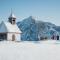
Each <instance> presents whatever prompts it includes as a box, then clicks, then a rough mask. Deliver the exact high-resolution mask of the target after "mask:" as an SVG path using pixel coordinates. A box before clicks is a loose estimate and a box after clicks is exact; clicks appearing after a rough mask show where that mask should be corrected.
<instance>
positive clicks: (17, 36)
mask: <svg viewBox="0 0 60 60" xmlns="http://www.w3.org/2000/svg"><path fill="white" fill-rule="evenodd" d="M13 35H15V41H21V34H17V33H7V40H9V41H12V37H13Z"/></svg>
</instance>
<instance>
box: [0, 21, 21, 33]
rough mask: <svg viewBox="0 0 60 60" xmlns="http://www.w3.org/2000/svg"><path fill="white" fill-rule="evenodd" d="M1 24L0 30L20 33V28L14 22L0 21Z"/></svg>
mask: <svg viewBox="0 0 60 60" xmlns="http://www.w3.org/2000/svg"><path fill="white" fill-rule="evenodd" d="M1 24H2V26H1V27H0V32H17V33H21V30H20V29H19V28H18V26H17V25H16V24H14V25H12V24H11V23H9V22H2V23H1Z"/></svg>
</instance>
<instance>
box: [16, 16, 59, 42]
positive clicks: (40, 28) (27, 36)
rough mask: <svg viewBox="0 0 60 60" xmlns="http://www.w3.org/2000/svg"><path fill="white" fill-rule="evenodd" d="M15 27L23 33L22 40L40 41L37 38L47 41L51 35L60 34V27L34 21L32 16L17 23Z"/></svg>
mask: <svg viewBox="0 0 60 60" xmlns="http://www.w3.org/2000/svg"><path fill="white" fill-rule="evenodd" d="M17 25H18V27H19V28H20V29H21V31H22V32H23V34H22V40H27V41H29V40H32V41H34V40H35V41H36V40H40V39H39V38H38V36H39V37H43V38H45V37H46V38H48V39H49V38H51V36H52V35H55V34H57V33H59V34H60V27H58V26H56V25H55V24H52V23H49V22H43V21H38V20H35V19H34V18H33V17H32V16H30V17H28V18H26V19H24V20H22V21H21V22H18V23H17ZM51 29H52V30H51Z"/></svg>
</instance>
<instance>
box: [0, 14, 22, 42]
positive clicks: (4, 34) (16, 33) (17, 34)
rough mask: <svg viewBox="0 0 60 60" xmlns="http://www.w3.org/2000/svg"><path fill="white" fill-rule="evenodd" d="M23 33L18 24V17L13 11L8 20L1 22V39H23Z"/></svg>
mask: <svg viewBox="0 0 60 60" xmlns="http://www.w3.org/2000/svg"><path fill="white" fill-rule="evenodd" d="M21 33H22V32H21V31H20V29H19V28H18V26H17V24H16V17H15V16H14V14H12V13H11V15H10V17H9V21H8V22H2V23H1V24H0V40H1V39H2V40H9V41H21Z"/></svg>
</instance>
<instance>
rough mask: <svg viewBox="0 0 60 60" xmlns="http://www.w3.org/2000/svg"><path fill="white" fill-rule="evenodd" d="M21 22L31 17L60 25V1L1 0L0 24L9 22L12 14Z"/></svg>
mask: <svg viewBox="0 0 60 60" xmlns="http://www.w3.org/2000/svg"><path fill="white" fill-rule="evenodd" d="M11 8H12V10H13V13H14V14H15V15H16V17H17V21H21V20H22V19H24V18H27V17H29V16H31V15H32V16H34V17H35V18H36V19H38V20H42V21H46V22H52V23H54V24H56V25H60V0H0V22H1V21H7V20H8V17H9V15H10V13H11Z"/></svg>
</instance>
